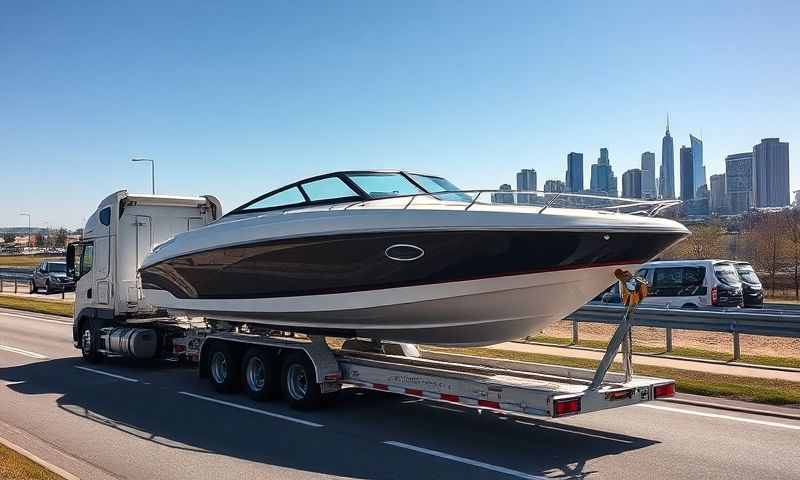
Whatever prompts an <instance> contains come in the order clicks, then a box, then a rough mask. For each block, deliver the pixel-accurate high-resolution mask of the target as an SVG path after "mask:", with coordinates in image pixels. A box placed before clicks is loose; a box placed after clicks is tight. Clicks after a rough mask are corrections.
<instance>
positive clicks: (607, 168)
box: [589, 148, 619, 197]
mask: <svg viewBox="0 0 800 480" xmlns="http://www.w3.org/2000/svg"><path fill="white" fill-rule="evenodd" d="M589 190H590V191H591V192H592V193H594V194H597V195H608V196H609V197H616V196H618V195H619V194H618V190H617V177H615V176H614V169H613V168H611V160H609V158H608V149H607V148H601V149H600V158H598V159H597V163H595V164H593V165H592V176H591V179H590V182H589Z"/></svg>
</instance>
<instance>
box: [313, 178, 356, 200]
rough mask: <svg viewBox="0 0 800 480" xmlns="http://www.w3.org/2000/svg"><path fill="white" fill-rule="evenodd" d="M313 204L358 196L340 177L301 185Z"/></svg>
mask: <svg viewBox="0 0 800 480" xmlns="http://www.w3.org/2000/svg"><path fill="white" fill-rule="evenodd" d="M301 187H303V191H305V192H306V195H308V199H309V200H311V201H312V202H316V201H319V200H332V199H336V198H347V197H357V196H358V194H357V193H356V192H354V191H353V189H351V188H350V187H348V186H347V184H346V183H344V181H342V179H341V178H339V177H328V178H321V179H319V180H314V181H313V182H308V183H304V184H302V185H301Z"/></svg>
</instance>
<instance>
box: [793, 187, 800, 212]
mask: <svg viewBox="0 0 800 480" xmlns="http://www.w3.org/2000/svg"><path fill="white" fill-rule="evenodd" d="M794 208H800V190H795V191H794Z"/></svg>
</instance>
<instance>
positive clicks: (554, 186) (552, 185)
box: [544, 180, 566, 193]
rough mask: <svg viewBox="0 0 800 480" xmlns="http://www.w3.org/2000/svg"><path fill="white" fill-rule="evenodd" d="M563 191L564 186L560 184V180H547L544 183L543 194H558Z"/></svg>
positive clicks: (562, 183)
mask: <svg viewBox="0 0 800 480" xmlns="http://www.w3.org/2000/svg"><path fill="white" fill-rule="evenodd" d="M565 190H566V186H565V185H564V182H562V181H561V180H548V181H546V182H544V191H545V192H554V193H558V192H563V191H565Z"/></svg>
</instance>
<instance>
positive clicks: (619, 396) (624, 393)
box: [606, 388, 633, 400]
mask: <svg viewBox="0 0 800 480" xmlns="http://www.w3.org/2000/svg"><path fill="white" fill-rule="evenodd" d="M626 398H633V389H632V388H629V389H628V390H616V391H614V392H608V393H606V400H624V399H626Z"/></svg>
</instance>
